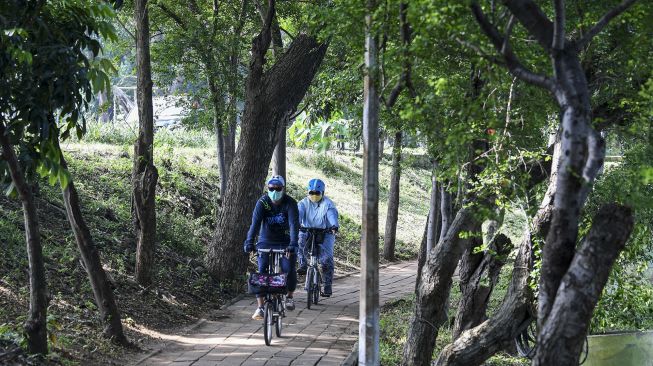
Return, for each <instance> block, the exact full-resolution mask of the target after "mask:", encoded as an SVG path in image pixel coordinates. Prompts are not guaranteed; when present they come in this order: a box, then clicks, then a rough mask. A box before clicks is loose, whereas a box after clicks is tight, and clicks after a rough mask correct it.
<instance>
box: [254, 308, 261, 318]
mask: <svg viewBox="0 0 653 366" xmlns="http://www.w3.org/2000/svg"><path fill="white" fill-rule="evenodd" d="M252 319H254V320H263V308H256V311H255V312H254V315H252Z"/></svg>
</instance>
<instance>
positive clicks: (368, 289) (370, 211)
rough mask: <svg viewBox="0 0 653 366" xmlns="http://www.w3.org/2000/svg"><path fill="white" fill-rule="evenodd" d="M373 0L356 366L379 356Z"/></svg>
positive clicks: (368, 16) (369, 6)
mask: <svg viewBox="0 0 653 366" xmlns="http://www.w3.org/2000/svg"><path fill="white" fill-rule="evenodd" d="M376 7H377V3H376V0H367V2H366V13H365V70H366V72H365V76H364V86H363V215H362V216H363V224H362V236H361V272H362V273H361V291H360V307H359V309H360V310H359V314H360V315H359V326H358V363H359V365H369V366H376V365H378V364H379V363H380V356H379V337H380V330H379V318H380V309H379V152H380V151H379V139H378V137H379V90H378V87H379V71H378V45H377V42H378V40H377V37H376V34H375V31H374V29H373V27H374V20H373V14H374V12H375V11H376Z"/></svg>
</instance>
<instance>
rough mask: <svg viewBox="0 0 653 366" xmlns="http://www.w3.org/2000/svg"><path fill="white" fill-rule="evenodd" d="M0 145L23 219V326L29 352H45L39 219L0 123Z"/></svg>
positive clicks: (45, 293)
mask: <svg viewBox="0 0 653 366" xmlns="http://www.w3.org/2000/svg"><path fill="white" fill-rule="evenodd" d="M0 144H1V145H2V158H3V160H5V161H6V162H7V166H8V168H9V174H10V175H11V181H12V182H13V184H14V186H15V187H16V191H17V192H18V197H19V198H20V201H21V203H22V205H23V217H24V220H25V241H26V243H27V259H28V263H29V315H28V318H27V320H26V321H25V324H24V329H25V335H26V336H27V351H28V352H29V353H41V354H46V353H48V336H47V321H46V319H47V309H48V289H47V282H46V278H45V265H44V260H43V249H42V246H41V234H40V231H39V219H38V215H37V212H36V206H35V205H34V197H33V196H32V191H31V190H30V187H29V185H28V183H27V181H26V180H25V176H24V174H23V172H22V169H21V168H20V165H19V163H18V157H17V156H16V152H15V151H14V147H13V146H12V145H11V143H10V141H9V136H8V134H7V132H6V129H5V126H4V125H3V124H2V123H1V122H0Z"/></svg>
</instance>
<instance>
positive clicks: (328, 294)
mask: <svg viewBox="0 0 653 366" xmlns="http://www.w3.org/2000/svg"><path fill="white" fill-rule="evenodd" d="M332 294H333V290H332V289H331V285H324V291H323V292H322V296H324V297H331V295H332Z"/></svg>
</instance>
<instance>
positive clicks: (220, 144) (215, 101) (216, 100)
mask: <svg viewBox="0 0 653 366" xmlns="http://www.w3.org/2000/svg"><path fill="white" fill-rule="evenodd" d="M208 81H209V90H210V92H211V104H212V105H213V128H214V130H215V141H216V153H217V158H218V169H219V170H220V198H224V196H225V195H226V194H227V182H228V181H229V179H228V177H229V176H228V170H229V169H228V168H227V159H226V155H227V154H226V150H227V149H226V146H225V145H226V142H227V141H228V140H229V139H230V137H231V136H225V134H224V127H223V126H222V116H223V113H222V102H223V100H222V95H221V93H220V90H219V89H218V86H217V84H216V81H215V80H214V77H213V76H210V75H209V77H208Z"/></svg>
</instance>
